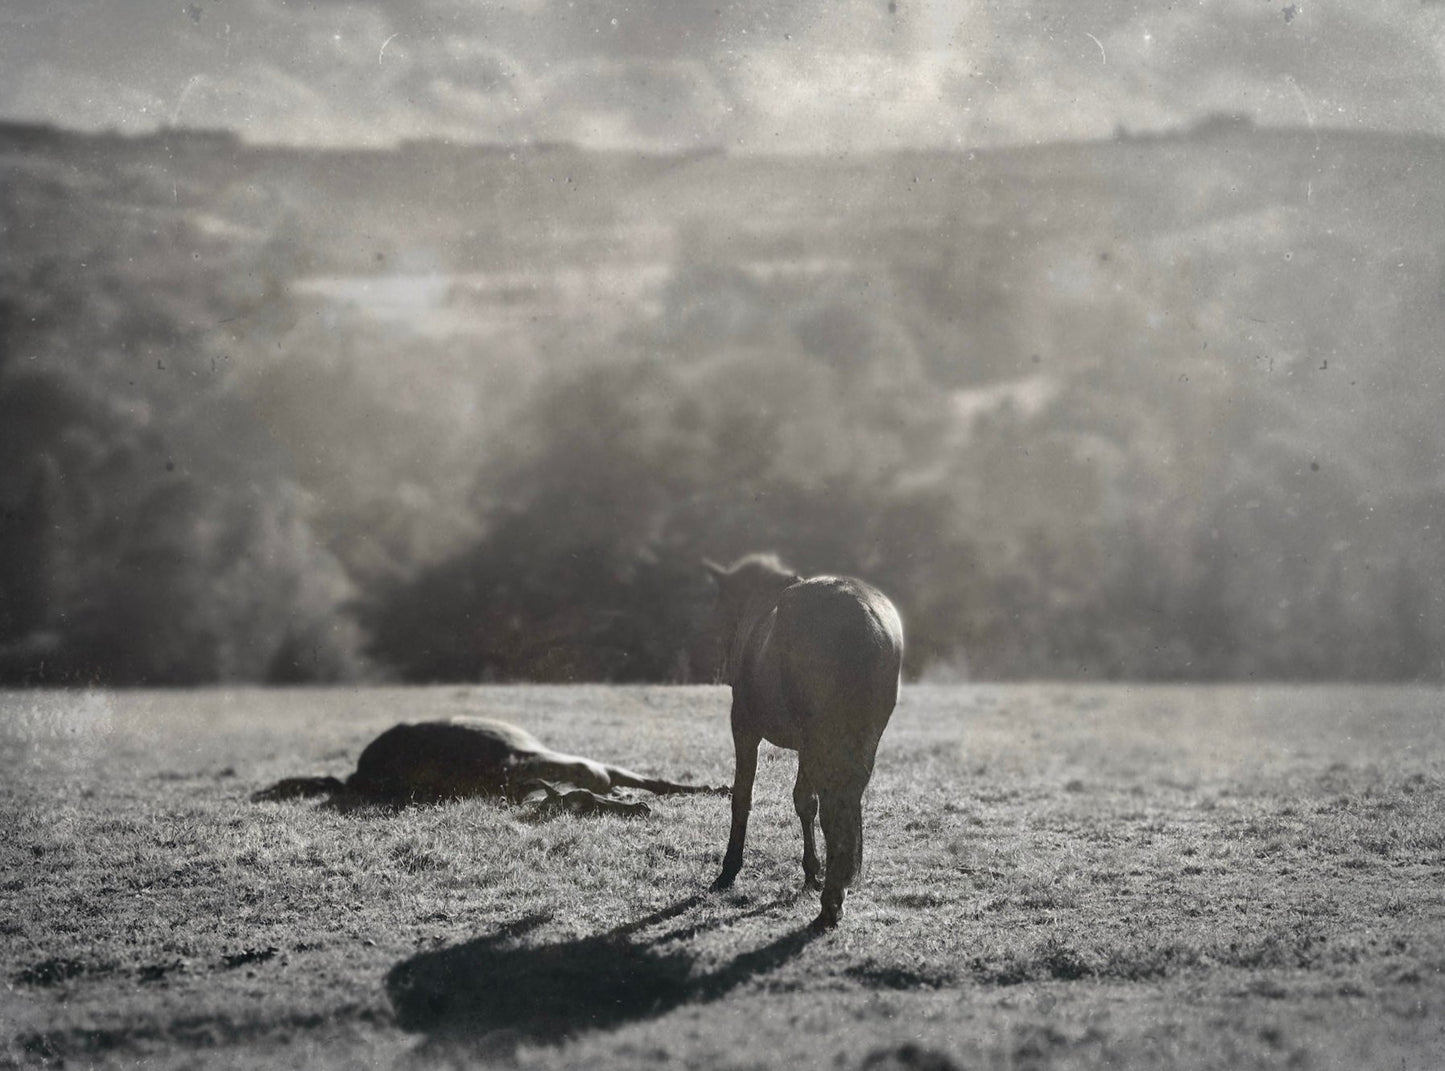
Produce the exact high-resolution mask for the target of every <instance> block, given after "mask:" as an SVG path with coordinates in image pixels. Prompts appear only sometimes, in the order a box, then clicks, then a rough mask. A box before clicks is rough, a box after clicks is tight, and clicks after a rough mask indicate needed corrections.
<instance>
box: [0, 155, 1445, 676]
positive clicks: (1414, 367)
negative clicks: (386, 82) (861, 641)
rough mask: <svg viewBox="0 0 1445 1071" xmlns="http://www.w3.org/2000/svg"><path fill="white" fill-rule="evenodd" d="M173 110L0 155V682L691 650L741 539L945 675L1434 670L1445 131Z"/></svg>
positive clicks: (511, 663) (678, 663)
mask: <svg viewBox="0 0 1445 1071" xmlns="http://www.w3.org/2000/svg"><path fill="white" fill-rule="evenodd" d="M1221 137H1223V138H1226V139H1228V140H1227V143H1226V142H1221V141H1220V138H1221ZM177 144H179V145H181V146H182V147H183V148H184V146H186V145H190V149H189V150H188V152H189V155H187V153H186V152H182V151H179V150H178V151H175V152H170V153H169V154H166V153H162V152H161V151H160V150H161V148H162V147H163V145H162V144H161V143H160V142H157V143H153V144H152V143H124V142H106V141H105V140H104V139H92V140H91V141H87V140H85V139H76V138H62V137H56V138H50V139H42V140H41V141H40V142H39V143H38V144H28V145H17V144H10V145H9V146H8V148H7V149H6V152H5V156H4V160H5V167H6V168H7V171H8V172H9V174H10V175H11V177H12V178H13V180H14V181H12V182H9V183H8V184H7V193H6V194H5V196H4V197H3V198H0V212H3V213H4V216H3V231H0V233H3V235H4V238H5V241H6V243H7V248H8V249H9V250H10V252H8V253H7V254H6V255H5V257H4V258H3V261H0V272H3V279H0V455H3V457H4V459H5V464H4V465H3V466H0V509H3V515H0V552H3V553H0V677H3V679H6V680H30V681H75V680H103V681H111V682H139V681H153V682H195V681H207V680H317V679H337V678H347V677H353V676H356V675H358V674H363V673H367V672H372V673H380V674H397V675H400V676H401V677H403V678H404V679H409V680H440V679H480V678H501V679H512V678H536V679H545V680H574V679H609V680H659V679H666V680H680V679H693V680H695V679H707V678H708V677H709V676H710V674H711V672H712V665H713V651H712V649H711V645H710V641H709V638H708V636H707V632H706V619H707V608H708V600H709V591H708V586H707V583H706V580H705V576H704V574H703V572H702V571H701V569H700V568H699V561H700V559H701V558H702V557H704V556H710V557H713V558H717V559H728V558H730V557H732V556H734V555H738V554H741V553H744V552H746V551H750V550H756V549H770V550H774V551H777V552H779V553H780V554H781V555H782V556H783V557H784V558H785V559H786V560H788V561H789V562H790V563H792V564H793V565H794V566H795V567H797V568H798V569H800V570H802V571H804V572H824V571H846V572H854V573H858V574H860V575H863V576H866V577H868V578H870V579H872V580H873V581H875V582H876V583H878V584H879V585H880V586H882V587H883V588H884V589H885V590H887V591H889V592H890V593H891V594H893V595H894V597H895V599H896V600H897V601H898V603H899V605H900V607H901V608H902V610H903V612H904V616H905V620H906V623H907V626H908V632H909V645H910V650H909V667H910V671H911V672H913V673H936V674H957V673H963V672H967V673H971V674H974V675H979V676H989V677H1027V676H1078V675H1086V676H1100V677H1152V678H1195V679H1219V678H1244V677H1256V678H1261V677H1291V678H1313V677H1335V678H1338V677H1347V678H1382V679H1400V678H1419V677H1430V678H1438V677H1440V676H1441V675H1442V657H1441V651H1442V649H1445V644H1442V641H1445V603H1442V598H1441V596H1442V582H1441V579H1440V578H1441V577H1442V576H1445V544H1442V543H1441V540H1440V532H1441V525H1442V524H1445V484H1442V483H1441V481H1440V477H1439V472H1440V471H1441V465H1440V462H1441V458H1442V456H1445V430H1442V428H1441V427H1440V426H1439V423H1438V420H1437V419H1436V413H1437V411H1438V409H1439V404H1440V401H1441V397H1442V374H1445V373H1442V370H1441V369H1440V368H1439V367H1438V350H1439V343H1440V340H1441V339H1442V338H1445V302H1442V300H1441V280H1442V278H1445V252H1442V251H1445V234H1442V233H1440V225H1439V221H1440V219H1442V218H1445V211H1442V207H1445V206H1442V205H1441V199H1442V193H1441V191H1440V190H1439V189H1437V188H1435V187H1433V186H1431V185H1430V184H1429V183H1428V182H1427V181H1426V180H1425V179H1424V178H1420V177H1418V176H1420V175H1424V174H1428V173H1430V167H1428V166H1424V165H1427V164H1428V165H1431V166H1433V164H1434V163H1436V162H1438V161H1439V157H1440V156H1441V154H1442V150H1441V147H1440V145H1438V144H1437V143H1434V142H1423V141H1420V142H1412V141H1408V140H1404V139H1394V140H1390V139H1384V138H1381V139H1376V140H1374V141H1370V140H1369V139H1365V140H1363V141H1358V140H1351V139H1349V138H1346V137H1344V136H1338V135H1331V136H1330V140H1329V141H1328V143H1327V145H1326V148H1325V149H1321V144H1322V143H1321V142H1320V140H1319V139H1318V138H1312V139H1307V138H1305V137H1304V136H1302V135H1296V134H1289V133H1280V134H1272V133H1267V132H1257V133H1256V132H1249V131H1244V132H1242V133H1241V132H1233V133H1226V134H1224V135H1220V134H1218V133H1215V134H1212V135H1210V136H1200V137H1195V138H1175V139H1160V140H1158V141H1156V142H1143V143H1139V142H1127V143H1120V144H1113V145H1098V146H1082V147H1063V148H1059V149H1056V150H1038V151H1034V152H1023V151H1020V152H1017V153H996V154H992V155H989V156H981V157H980V158H978V159H977V160H974V159H972V158H970V157H966V156H953V155H942V156H922V157H918V156H909V155H899V156H897V157H880V158H878V159H875V160H872V161H865V162H862V163H859V162H858V161H850V162H847V163H839V164H838V165H837V166H836V167H831V166H830V165H828V164H827V163H826V162H820V161H806V162H802V163H799V162H793V163H787V162H777V161H775V162H767V161H763V162H759V161H756V160H731V159H729V158H727V157H725V156H718V157H707V158H699V159H687V158H679V159H677V160H670V161H669V160H662V161H659V160H655V159H645V158H638V159H635V160H629V159H628V158H626V157H609V156H605V155H588V154H583V153H574V152H571V151H570V150H561V149H547V150H537V151H536V152H535V153H533V154H532V155H530V156H528V155H527V154H525V153H524V154H522V155H523V159H522V160H521V161H520V162H518V160H517V154H511V155H510V156H508V155H506V154H502V153H498V152H491V153H485V152H477V153H473V154H472V155H471V156H467V155H465V154H464V153H462V154H460V155H456V156H455V157H452V156H448V155H447V154H446V153H440V154H439V156H438V157H437V158H432V157H431V156H425V157H424V158H421V163H424V164H425V167H424V168H423V167H422V166H421V163H418V164H417V165H416V168H417V169H416V170H414V171H411V172H408V171H407V170H406V169H407V167H408V166H409V165H408V159H409V158H408V156H407V154H406V153H396V154H373V156H372V157H369V158H364V159H361V160H360V162H357V161H351V162H350V164H349V165H348V167H347V168H340V167H339V166H338V169H337V170H338V174H337V175H336V176H328V173H327V169H326V168H325V167H323V166H321V164H320V163H318V159H319V158H316V157H311V156H308V155H307V154H300V153H294V154H290V155H289V156H285V155H284V154H283V158H280V159H277V158H273V156H274V154H273V155H267V154H265V153H262V152H260V151H259V150H245V149H242V148H240V147H238V146H236V145H234V144H226V143H222V144H219V145H215V144H209V143H205V142H198V143H196V144H191V143H189V142H186V141H185V139H180V140H179V141H178V142H177ZM1225 149H1227V150H1228V151H1224V150H1225ZM82 150H83V151H82ZM1144 162H1147V163H1148V165H1149V166H1148V167H1147V168H1144V169H1143V170H1142V171H1141V166H1142V164H1143V163H1144ZM466 169H471V170H466ZM769 169H771V170H769ZM523 172H525V173H526V174H527V175H528V176H529V177H530V180H531V181H530V183H523V182H521V181H520V180H519V178H518V175H519V173H523ZM434 174H450V175H453V176H455V175H457V174H470V175H472V176H473V177H474V179H475V182H474V184H473V185H472V186H467V185H466V184H463V183H459V182H456V181H449V182H447V183H441V184H434V185H433V186H430V187H428V186H427V185H426V183H427V182H428V181H433V180H432V179H430V178H428V177H427V176H432V175H434ZM399 175H400V176H405V175H412V177H414V178H416V180H417V184H416V185H415V186H414V187H406V186H403V185H402V184H401V183H400V182H399V181H398V180H397V177H398V176H399ZM1141 175H1142V176H1147V177H1141ZM388 176H390V177H388ZM564 179H565V181H564ZM574 179H575V181H574ZM328 183H330V185H328ZM1382 188H1383V189H1385V190H1386V191H1387V192H1389V194H1390V196H1389V197H1385V196H1378V197H1377V196H1376V195H1375V192H1372V191H1378V190H1380V189H1382ZM402 189H405V190H406V192H398V191H399V190H402ZM477 191H481V192H477ZM564 191H566V192H564ZM900 191H901V192H900ZM714 195H716V196H714ZM348 198H349V200H348ZM700 205H706V206H707V207H706V208H700V207H699V206H700ZM1402 206H1405V207H1402ZM518 213H525V214H524V215H519V214H518ZM609 273H611V274H609ZM649 279H654V280H657V281H656V282H653V283H649V282H647V280H649ZM609 280H610V281H609ZM347 287H351V288H352V289H351V290H347V289H346V288H347ZM328 288H329V289H328ZM388 288H389V289H388ZM358 294H359V295H360V296H357V295H358Z"/></svg>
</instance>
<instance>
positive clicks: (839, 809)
mask: <svg viewBox="0 0 1445 1071" xmlns="http://www.w3.org/2000/svg"><path fill="white" fill-rule="evenodd" d="M863 788H864V786H863V785H861V784H858V785H855V784H848V785H845V787H842V788H834V787H830V788H822V789H820V790H819V792H818V798H819V818H820V819H821V820H822V825H823V840H824V842H825V843H826V845H827V851H828V869H827V873H826V874H825V876H824V878H823V907H822V910H821V911H820V912H819V913H818V917H817V918H816V919H814V920H813V926H814V928H815V929H824V930H826V929H832V928H833V927H834V926H836V925H838V919H839V918H841V917H842V915H843V896H844V893H845V890H846V889H847V888H848V886H849V885H851V884H853V879H854V878H856V877H857V876H858V873H859V871H861V870H862V869H863Z"/></svg>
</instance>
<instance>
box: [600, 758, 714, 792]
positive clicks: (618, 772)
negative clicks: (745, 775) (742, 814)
mask: <svg viewBox="0 0 1445 1071" xmlns="http://www.w3.org/2000/svg"><path fill="white" fill-rule="evenodd" d="M602 768H603V769H604V770H606V771H607V777H608V779H609V780H610V781H611V782H612V787H613V788H640V789H644V790H646V791H648V792H652V793H655V794H656V795H659V796H671V795H683V794H687V793H693V792H706V793H708V794H709V795H713V796H724V795H726V794H727V791H728V790H727V789H725V788H715V787H714V786H712V785H684V784H681V783H680V782H677V781H664V780H662V779H661V778H659V777H644V776H643V775H642V774H639V773H633V772H632V771H631V770H625V769H623V768H622V767H621V766H607V765H605V764H604V765H603V767H602Z"/></svg>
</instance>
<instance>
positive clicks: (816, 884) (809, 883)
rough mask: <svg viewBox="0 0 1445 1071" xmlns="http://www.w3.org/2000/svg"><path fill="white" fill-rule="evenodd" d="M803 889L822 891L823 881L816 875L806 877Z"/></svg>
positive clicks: (805, 890)
mask: <svg viewBox="0 0 1445 1071" xmlns="http://www.w3.org/2000/svg"><path fill="white" fill-rule="evenodd" d="M803 891H804V892H822V891H823V883H822V882H821V881H819V880H818V879H817V878H814V877H807V878H804V879H803Z"/></svg>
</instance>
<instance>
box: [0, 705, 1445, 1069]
mask: <svg viewBox="0 0 1445 1071" xmlns="http://www.w3.org/2000/svg"><path fill="white" fill-rule="evenodd" d="M727 703H728V699H727V693H726V692H725V691H724V690H722V689H718V688H608V687H575V688H541V687H480V688H456V687H439V688H432V689H400V688H397V689H375V688H373V689H355V690H352V689H335V690H315V691H311V690H297V691H261V690H241V691H199V692H124V693H112V692H65V693H60V692H56V693H43V692H32V693H16V692H12V693H0V829H3V830H4V832H3V835H0V965H3V970H4V977H3V987H0V1066H30V1065H45V1064H51V1065H61V1064H63V1065H65V1066H67V1067H85V1066H106V1067H122V1066H124V1067H132V1066H137V1065H142V1066H147V1067H160V1068H181V1067H195V1066H206V1067H221V1068H226V1067H307V1068H323V1069H325V1068H343V1067H358V1066H359V1067H389V1066H397V1065H400V1066H404V1067H417V1068H430V1067H463V1066H490V1065H502V1066H513V1065H517V1066H521V1067H527V1068H531V1067H537V1068H553V1067H577V1066H584V1065H585V1066H587V1067H588V1068H589V1069H611V1068H638V1067H642V1068H646V1067H673V1066H678V1067H728V1068H731V1067H739V1068H741V1067H788V1068H796V1069H802V1068H814V1067H819V1068H843V1069H849V1071H851V1069H854V1068H865V1067H866V1068H935V1069H947V1068H952V1067H957V1068H967V1069H975V1068H1060V1069H1063V1068H1069V1069H1074V1068H1103V1067H1149V1068H1155V1067H1158V1068H1163V1067H1169V1068H1220V1069H1225V1068H1228V1069H1238V1068H1249V1067H1261V1068H1262V1067H1270V1068H1276V1067H1297V1068H1320V1069H1333V1068H1339V1069H1346V1068H1348V1069H1355V1068H1380V1069H1387V1071H1431V1069H1436V1068H1440V1067H1445V717H1442V713H1445V711H1442V706H1445V693H1442V692H1440V691H1439V690H1434V689H1395V688H1353V687H1310V688H1293V687H1263V688H1252V687H1222V688H1191V687H1181V688H1156V687H1124V686H1117V687H1093V686H1083V685H1080V686H1064V685H1059V686H1053V685H1050V686H962V687H930V686H916V687H910V688H907V689H906V690H905V692H904V696H903V700H902V702H901V704H900V706H899V709H898V712H897V714H896V715H895V718H894V723H893V725H892V726H891V727H890V729H889V732H888V734H887V735H886V736H885V738H884V742H883V746H882V749H881V751H880V755H879V761H878V770H877V773H876V775H875V778H874V782H873V787H872V789H871V790H870V793H869V796H868V798H867V800H866V801H865V823H866V853H865V854H866V862H867V878H866V881H865V884H864V885H863V886H862V888H861V889H859V890H858V891H857V892H855V894H854V895H853V896H851V897H850V899H849V905H848V914H847V916H846V917H845V920H844V923H843V926H842V928H841V929H840V930H838V931H837V932H835V933H833V934H830V935H825V936H822V937H817V938H811V937H810V936H809V935H808V934H807V933H806V932H805V927H806V925H807V923H808V922H809V921H810V920H811V919H812V917H813V916H814V914H815V913H816V911H817V902H816V897H815V896H806V897H798V896H797V891H798V888H799V886H800V883H801V870H800V867H799V862H798V857H799V850H800V840H799V835H798V831H797V828H796V820H795V819H794V817H793V813H792V805H791V798H790V788H791V784H792V780H791V779H792V774H793V770H794V763H793V759H792V756H791V755H790V754H788V753H785V752H779V751H776V750H773V749H770V748H768V747H767V746H766V745H765V747H764V753H763V760H762V762H761V764H760V770H759V783H758V789H757V793H756V799H755V807H754V812H753V821H752V828H751V836H750V840H749V850H748V856H747V860H746V863H745V866H744V870H743V873H742V875H741V876H740V877H739V879H738V882H737V885H736V887H735V888H734V890H732V891H730V892H728V893H725V894H710V893H708V892H707V891H706V890H707V886H708V883H709V882H710V881H711V879H712V877H713V876H714V873H715V871H716V869H717V867H718V865H719V862H720V858H721V852H722V848H723V846H724V841H725V839H726V832H727V822H728V817H727V811H728V805H727V801H726V800H724V799H721V798H718V797H688V798H669V799H663V800H659V801H657V802H656V804H655V806H654V811H653V814H652V816H651V817H650V818H647V819H644V820H640V821H628V820H625V819H621V818H617V817H612V816H605V817H593V818H579V817H572V816H564V817H559V818H554V819H550V820H538V819H536V818H534V817H531V816H529V815H528V813H527V812H526V811H524V810H520V809H514V808H510V807H507V806H505V805H501V804H497V803H491V802H485V801H469V802H462V803H457V804H452V805H448V806H440V807H425V808H415V809H409V810H403V811H399V812H390V811H382V810H376V809H363V810H358V811H352V812H349V813H341V812H337V811H334V810H328V809H324V808H321V807H318V806H316V805H315V804H313V803H286V804H251V803H249V802H247V795H248V793H250V792H251V791H252V790H254V789H256V788H258V787H262V786H264V785H266V784H268V783H269V782H271V781H273V780H275V779H278V778H280V777H283V776H288V775H293V774H297V775H299V774H312V773H317V774H320V773H334V774H337V775H343V776H344V775H345V774H346V773H347V772H348V771H349V770H350V768H351V766H352V764H353V762H354V760H355V757H356V755H357V754H358V752H359V751H360V750H361V747H362V746H363V745H364V744H365V743H366V742H367V740H369V739H370V738H371V737H372V736H373V735H375V734H376V733H377V732H378V731H380V730H381V729H383V728H385V727H387V726H389V725H391V724H393V723H395V722H397V721H400V720H416V719H421V718H429V717H437V716H442V715H447V714H452V713H459V712H470V713H486V714H489V715H492V716H497V717H502V718H506V719H509V720H513V721H515V722H517V723H519V724H522V725H524V726H526V727H527V728H529V729H532V730H533V731H535V732H536V733H537V734H538V735H539V736H541V737H542V739H543V740H545V741H546V742H548V743H549V744H552V745H553V746H556V747H559V748H561V749H563V750H572V751H578V752H580V753H583V754H587V755H590V756H592V757H595V758H599V759H607V760H611V761H615V762H619V763H623V764H626V765H631V766H634V767H637V768H640V769H642V770H645V771H656V772H659V773H662V774H665V775H666V776H670V777H677V778H680V779H696V780H699V781H705V782H710V783H726V782H727V781H728V780H730V777H731V746H730V741H729V737H728V731H727V722H726V710H727Z"/></svg>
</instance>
